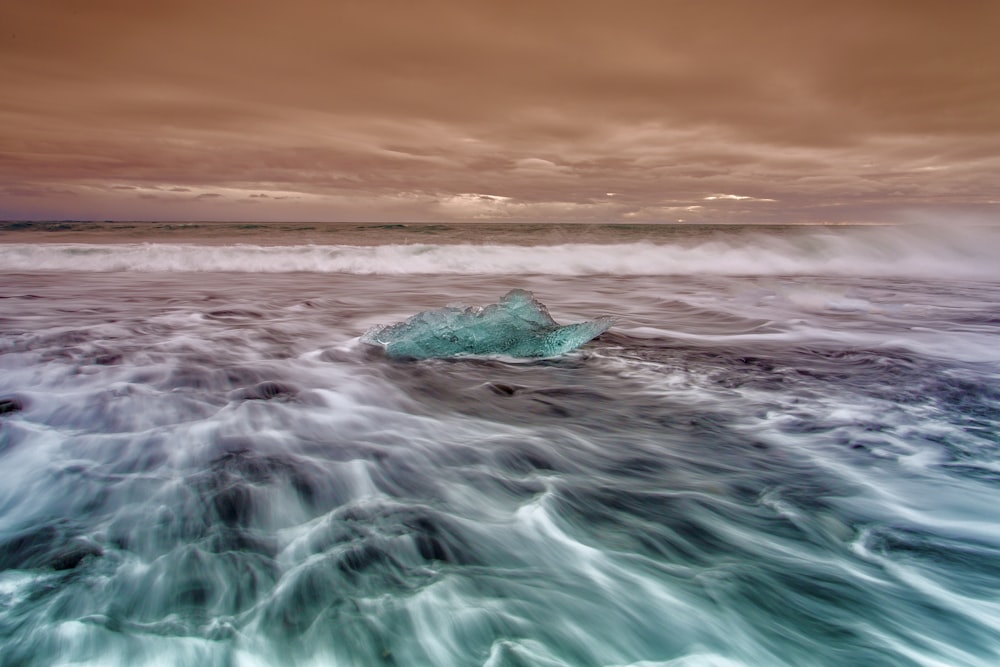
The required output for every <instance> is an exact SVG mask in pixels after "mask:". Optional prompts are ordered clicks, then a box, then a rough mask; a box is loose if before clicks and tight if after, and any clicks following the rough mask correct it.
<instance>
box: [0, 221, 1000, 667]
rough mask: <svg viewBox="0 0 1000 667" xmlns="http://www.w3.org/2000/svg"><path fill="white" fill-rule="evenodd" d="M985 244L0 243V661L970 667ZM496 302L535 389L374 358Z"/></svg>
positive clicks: (107, 238)
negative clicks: (529, 335)
mask: <svg viewBox="0 0 1000 667" xmlns="http://www.w3.org/2000/svg"><path fill="white" fill-rule="evenodd" d="M997 257H1000V233H998V230H997V229H996V228H957V227H949V226H947V225H942V226H940V227H936V228H935V227H881V226H837V227H795V226H769V227H736V226H666V225H583V224H580V225H569V224H536V225H529V224H520V225H518V224H507V223H482V224H472V223H468V224H450V223H449V224H444V223H442V224H434V225H432V224H406V225H377V224H338V225H319V224H307V223H303V224H293V223H287V224H264V223H261V224H256V223H254V224H251V223H247V224H242V225H241V224H236V223H232V224H221V223H220V224H211V223H186V224H178V223H170V224H168V223H129V224H126V223H72V222H69V223H6V224H5V225H0V664H3V665H7V666H14V665H17V666H29V665H32V666H34V665H39V666H42V665H45V666H50V665H69V664H72V665H101V666H107V665H198V666H215V665H217V666H220V667H222V666H226V667H230V666H234V667H235V666H240V667H243V666H246V667H250V666H257V665H316V666H319V665H324V666H326V665H337V666H340V665H343V666H356V665H397V666H410V665H418V666H422V665H429V666H430V665H432V666H436V667H446V666H452V665H454V666H473V665H476V666H479V665H483V666H489V667H499V666H511V667H513V666H521V665H524V666H536V665H537V666H543V667H556V666H559V667H563V666H572V667H577V666H591V665H593V666H620V667H624V666H626V665H630V666H632V667H654V666H656V667H665V666H668V665H669V666H671V667H680V666H683V667H696V666H698V667H700V666H715V667H735V666H743V665H746V666H751V667H758V666H766V667H778V666H782V665H789V666H795V667H803V666H809V665H816V666H827V665H830V666H834V665H836V666H841V665H880V666H897V665H898V666H911V665H921V666H948V667H958V666H964V665H976V666H979V665H983V666H985V665H996V664H1000V521H998V516H1000V383H998V380H1000V262H998V261H997ZM511 289H523V290H527V291H530V292H531V293H532V294H533V295H534V296H535V298H537V299H538V300H539V301H541V302H542V303H544V304H545V305H546V306H547V308H548V310H549V312H550V313H551V315H552V317H553V318H555V320H557V321H558V322H559V323H570V322H580V321H585V320H590V319H594V318H597V317H602V316H611V317H613V318H614V320H615V322H614V325H613V326H612V328H611V329H610V330H609V331H607V332H606V333H604V334H602V335H601V336H599V337H598V338H596V339H595V340H593V341H591V342H589V343H587V344H586V345H584V346H582V347H581V348H579V349H578V350H575V351H573V352H570V353H567V354H565V355H562V356H559V357H555V358H540V359H514V358H508V357H504V356H502V355H489V354H486V355H480V356H475V357H458V358H447V359H425V360H412V359H393V358H389V357H387V356H386V354H385V353H384V352H383V351H382V350H381V349H380V348H378V347H374V346H370V345H366V344H364V343H362V342H360V340H359V337H360V336H362V335H363V334H364V333H365V332H366V331H368V330H370V329H371V328H372V327H374V326H377V325H380V324H392V323H394V322H399V321H402V320H405V319H406V318H408V317H409V316H411V315H413V314H415V313H418V312H421V311H426V310H431V309H437V308H442V307H444V306H448V305H462V306H475V305H485V304H489V303H495V302H496V301H497V300H498V299H499V298H500V297H501V296H503V295H504V294H505V293H506V292H508V291H509V290H511Z"/></svg>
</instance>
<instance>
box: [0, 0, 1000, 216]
mask: <svg viewBox="0 0 1000 667" xmlns="http://www.w3.org/2000/svg"><path fill="white" fill-rule="evenodd" d="M998 33H1000V2H997V1H996V0H981V1H980V0H955V1H954V2H944V1H943V0H942V1H935V2H928V1H925V0H897V1H888V0H862V1H852V0H844V1H838V2H833V1H823V2H820V1H814V0H794V1H788V2H785V1H770V0H759V1H753V2H751V1H748V0H735V1H716V0H699V1H695V0H684V1H681V0H655V1H649V2H646V1H636V0H620V1H616V2H611V1H608V0H604V1H592V0H561V1H551V0H531V1H527V2H524V1H521V0H496V1H495V0H456V1H449V2H436V1H434V0H419V1H417V0H399V1H392V0H357V1H356V0H282V1H280V2H279V1H277V0H268V1H264V0H195V1H188V0H164V1H163V2H136V1H135V0H128V1H125V0H86V1H83V0H31V1H30V2H29V1H20V0H0V91H2V92H0V219H7V220H12V219H99V220H105V219H107V220H247V221H258V220H289V221H293V220H294V221H341V220H342V221H424V220H443V221H451V220H525V221H529V220H530V221H540V220H581V221H608V222H619V221H620V222H677V221H683V222H690V223H695V222H720V223H729V222H734V223H756V222H778V223H785V222H788V223H806V222H811V223H816V222H899V221H911V220H917V221H919V220H924V219H930V220H959V219H962V220H973V221H986V222H992V221H1000V39H998V38H997V34H998Z"/></svg>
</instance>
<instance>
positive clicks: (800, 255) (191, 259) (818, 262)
mask: <svg viewBox="0 0 1000 667" xmlns="http://www.w3.org/2000/svg"><path fill="white" fill-rule="evenodd" d="M998 254H1000V234H998V233H997V231H996V230H993V229H979V230H967V229H964V230H954V229H953V230H930V229H924V228H920V229H904V228H888V229H886V228H877V229H851V230H847V231H844V230H837V229H824V230H822V231H809V232H804V233H795V234H788V235H786V236H780V237H776V236H766V237H765V236H763V235H759V234H754V233H747V234H740V235H730V236H725V237H710V238H708V239H704V238H703V239H699V240H698V241H697V242H688V243H683V242H673V243H655V242H650V241H642V242H636V243H618V244H615V243H567V244H560V245H544V246H519V245H476V244H462V245H453V244H406V245H401V244H397V245H379V246H362V245H295V246H266V245H242V244H241V245H217V246H207V245H194V244H175V243H171V244H165V243H163V244H152V243H120V244H5V245H0V271H8V272H9V271H94V272H118V271H124V272H209V271H212V272H215V271H220V272H222V271H225V272H240V273H295V272H313V273H348V274H360V275H394V274H395V275H398V274H425V275H429V274H457V275H463V274H470V275H471V274H496V275H503V274H522V275H538V274H549V275H564V276H574V275H627V276H642V275H689V274H709V275H840V276H867V277H931V278H956V279H986V280H989V279H995V278H997V277H1000V264H998V263H997V262H996V257H997V255H998Z"/></svg>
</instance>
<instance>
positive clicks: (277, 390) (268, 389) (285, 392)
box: [229, 380, 299, 401]
mask: <svg viewBox="0 0 1000 667" xmlns="http://www.w3.org/2000/svg"><path fill="white" fill-rule="evenodd" d="M298 395H299V389H298V388H297V387H295V386H293V385H289V384H284V383H280V382H273V381H270V380H268V381H265V382H259V383H257V384H255V385H253V386H251V387H244V388H242V389H237V390H235V391H233V392H230V394H229V399H230V400H233V401H272V400H276V401H290V400H293V399H295V398H296V397H297V396H298Z"/></svg>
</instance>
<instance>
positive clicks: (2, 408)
mask: <svg viewBox="0 0 1000 667" xmlns="http://www.w3.org/2000/svg"><path fill="white" fill-rule="evenodd" d="M21 410H24V399H22V398H20V397H18V396H4V397H2V398H0V415H9V414H13V413H15V412H20V411H21Z"/></svg>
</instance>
